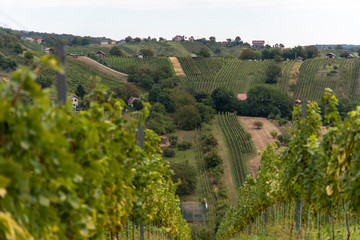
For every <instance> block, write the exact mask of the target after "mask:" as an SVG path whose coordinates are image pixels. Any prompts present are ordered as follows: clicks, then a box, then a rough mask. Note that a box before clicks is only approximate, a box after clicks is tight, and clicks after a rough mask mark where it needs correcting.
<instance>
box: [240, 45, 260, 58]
mask: <svg viewBox="0 0 360 240" xmlns="http://www.w3.org/2000/svg"><path fill="white" fill-rule="evenodd" d="M256 57H257V54H256V52H255V51H253V50H251V49H249V48H243V49H242V50H241V53H240V56H239V59H242V60H252V59H256Z"/></svg>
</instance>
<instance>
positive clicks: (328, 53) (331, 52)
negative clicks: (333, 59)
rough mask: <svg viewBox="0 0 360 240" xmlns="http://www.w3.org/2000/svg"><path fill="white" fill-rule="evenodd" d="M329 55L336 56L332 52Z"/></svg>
mask: <svg viewBox="0 0 360 240" xmlns="http://www.w3.org/2000/svg"><path fill="white" fill-rule="evenodd" d="M327 55H333V56H336V55H335V54H333V53H332V52H330V53H328V54H327Z"/></svg>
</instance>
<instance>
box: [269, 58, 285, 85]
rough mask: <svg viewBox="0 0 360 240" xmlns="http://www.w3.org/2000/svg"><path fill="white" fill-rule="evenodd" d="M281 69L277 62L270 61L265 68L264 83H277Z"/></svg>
mask: <svg viewBox="0 0 360 240" xmlns="http://www.w3.org/2000/svg"><path fill="white" fill-rule="evenodd" d="M281 73H282V69H281V67H280V66H279V64H277V63H275V62H274V61H272V62H271V63H270V64H269V65H267V66H266V68H265V76H266V80H265V82H266V83H277V81H278V79H279V77H281Z"/></svg>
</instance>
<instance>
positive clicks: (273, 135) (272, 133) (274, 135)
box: [270, 130, 278, 139]
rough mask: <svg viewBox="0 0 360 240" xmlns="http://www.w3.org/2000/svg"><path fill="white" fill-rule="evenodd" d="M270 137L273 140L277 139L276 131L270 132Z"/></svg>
mask: <svg viewBox="0 0 360 240" xmlns="http://www.w3.org/2000/svg"><path fill="white" fill-rule="evenodd" d="M270 135H271V136H272V138H273V139H275V138H276V137H277V135H278V133H277V131H275V130H272V131H271V132H270Z"/></svg>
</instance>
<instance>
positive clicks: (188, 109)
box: [174, 105, 201, 130]
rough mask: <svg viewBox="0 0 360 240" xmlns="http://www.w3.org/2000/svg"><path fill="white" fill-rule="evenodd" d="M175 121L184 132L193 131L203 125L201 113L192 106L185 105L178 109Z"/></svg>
mask: <svg viewBox="0 0 360 240" xmlns="http://www.w3.org/2000/svg"><path fill="white" fill-rule="evenodd" d="M174 119H175V122H176V124H177V125H178V126H179V127H180V128H181V129H184V130H193V129H195V128H196V127H197V126H199V125H200V123H201V116H200V113H199V111H198V110H197V109H196V107H194V106H191V105H185V106H183V107H180V108H179V109H177V110H176V112H175V115H174Z"/></svg>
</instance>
